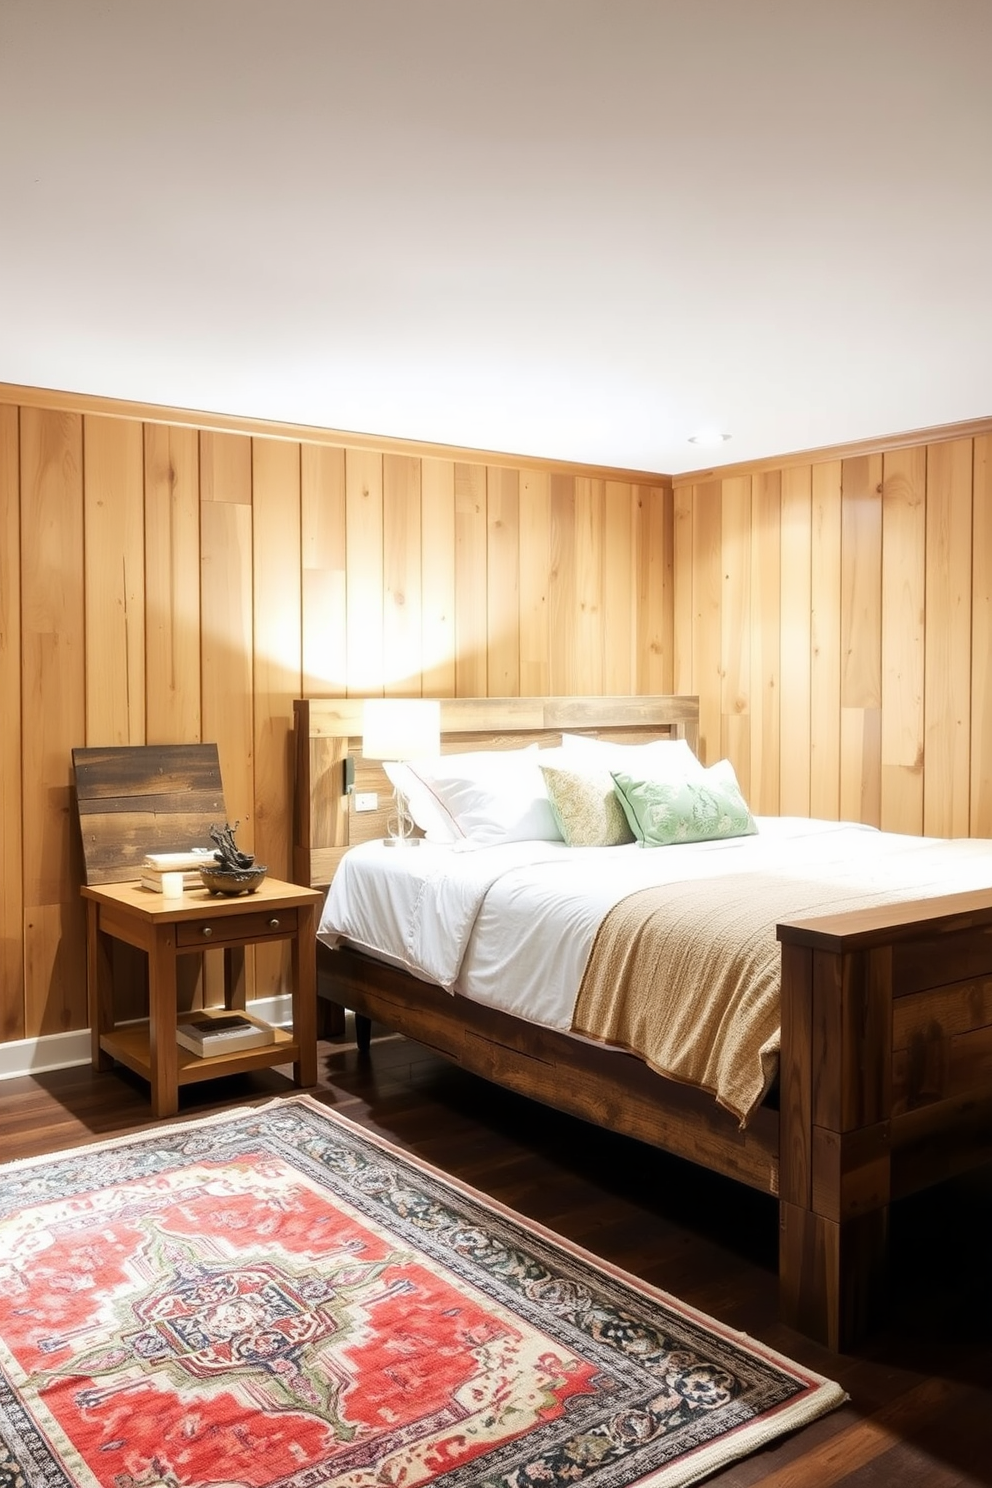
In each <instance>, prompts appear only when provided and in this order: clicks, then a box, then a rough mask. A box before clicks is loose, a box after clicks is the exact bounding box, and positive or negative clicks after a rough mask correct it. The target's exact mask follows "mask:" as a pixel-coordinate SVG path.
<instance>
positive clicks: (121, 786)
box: [72, 744, 224, 884]
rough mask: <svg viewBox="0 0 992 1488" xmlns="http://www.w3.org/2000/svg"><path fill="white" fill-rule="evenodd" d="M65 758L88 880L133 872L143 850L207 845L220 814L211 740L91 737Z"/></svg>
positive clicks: (124, 879)
mask: <svg viewBox="0 0 992 1488" xmlns="http://www.w3.org/2000/svg"><path fill="white" fill-rule="evenodd" d="M72 763H73V775H74V781H75V802H76V810H77V812H78V814H79V828H80V836H81V839H82V848H83V861H84V864H85V882H86V883H87V884H107V883H128V882H130V881H132V880H134V879H136V878H140V877H141V864H142V862H143V860H144V856H145V854H146V853H149V852H188V851H192V849H193V848H195V847H206V848H209V847H210V846H211V838H210V828H211V826H213V825H214V824H222V823H223V821H224V790H223V786H222V783H221V773H220V758H219V756H218V753H217V746H216V744H148V745H110V746H95V745H91V746H89V747H86V748H78V749H74V750H73V751H72Z"/></svg>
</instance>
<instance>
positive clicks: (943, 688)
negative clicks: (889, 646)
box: [923, 439, 972, 837]
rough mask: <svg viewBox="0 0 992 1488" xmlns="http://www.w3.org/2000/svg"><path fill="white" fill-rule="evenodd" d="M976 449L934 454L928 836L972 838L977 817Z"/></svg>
mask: <svg viewBox="0 0 992 1488" xmlns="http://www.w3.org/2000/svg"><path fill="white" fill-rule="evenodd" d="M971 482H972V443H971V440H968V439H955V440H951V441H948V442H947V443H946V444H932V445H930V446H929V448H928V450H927V576H926V585H927V637H926V662H925V666H926V684H925V693H924V723H925V730H926V734H925V737H926V774H925V778H924V784H923V825H924V831H925V832H926V833H927V834H928V835H931V836H937V837H963V836H967V833H968V828H969V824H970V816H971V801H970V794H971V792H970V785H971V761H970V758H969V754H970V748H971V639H972V638H971V583H972V558H971V530H972V510H971V507H972V490H971Z"/></svg>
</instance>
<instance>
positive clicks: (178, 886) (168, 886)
mask: <svg viewBox="0 0 992 1488" xmlns="http://www.w3.org/2000/svg"><path fill="white" fill-rule="evenodd" d="M182 897H183V876H182V874H181V873H163V874H162V898H163V899H181V898H182Z"/></svg>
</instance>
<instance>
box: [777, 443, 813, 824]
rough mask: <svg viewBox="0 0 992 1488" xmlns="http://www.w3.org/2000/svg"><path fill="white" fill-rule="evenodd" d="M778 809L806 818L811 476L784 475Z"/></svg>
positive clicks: (801, 468)
mask: <svg viewBox="0 0 992 1488" xmlns="http://www.w3.org/2000/svg"><path fill="white" fill-rule="evenodd" d="M781 502H782V544H781V549H782V551H781V566H782V581H781V591H780V593H781V642H780V655H781V678H782V685H781V696H780V714H779V725H780V730H781V734H780V743H779V810H780V811H781V813H782V815H783V816H809V815H810V746H811V738H810V709H811V703H812V693H811V676H812V645H813V640H812V613H813V599H812V559H813V554H812V542H813V529H812V471H811V470H810V467H809V466H808V465H796V466H791V467H790V468H789V469H788V470H783V472H782V488H781Z"/></svg>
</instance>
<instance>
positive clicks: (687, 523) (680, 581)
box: [672, 486, 696, 697]
mask: <svg viewBox="0 0 992 1488" xmlns="http://www.w3.org/2000/svg"><path fill="white" fill-rule="evenodd" d="M694 511H695V500H694V497H693V488H692V486H677V487H676V488H675V495H674V498H673V502H672V526H673V531H672V568H673V585H672V591H673V593H672V628H673V631H674V635H673V642H672V672H673V675H672V691H673V692H674V693H676V694H677V695H678V696H680V697H681V696H691V695H692V694H693V693H694V692H695V691H696V679H695V668H694V664H693V654H692V636H693V623H692V616H693V605H694V598H693V589H692V581H693V568H692V553H693V532H692V527H693V513H694Z"/></svg>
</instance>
